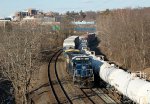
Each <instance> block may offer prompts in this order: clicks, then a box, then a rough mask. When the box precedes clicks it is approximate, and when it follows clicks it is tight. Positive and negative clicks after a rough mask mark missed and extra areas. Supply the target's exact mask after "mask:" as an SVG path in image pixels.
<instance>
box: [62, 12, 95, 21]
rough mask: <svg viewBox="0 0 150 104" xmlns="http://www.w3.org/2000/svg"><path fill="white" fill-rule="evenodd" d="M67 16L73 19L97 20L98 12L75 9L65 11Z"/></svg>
mask: <svg viewBox="0 0 150 104" xmlns="http://www.w3.org/2000/svg"><path fill="white" fill-rule="evenodd" d="M65 16H66V17H68V19H70V20H71V21H73V19H74V20H75V21H94V20H96V16H97V12H95V11H84V12H83V11H82V10H81V11H80V12H75V11H71V12H70V11H67V12H66V13H65Z"/></svg>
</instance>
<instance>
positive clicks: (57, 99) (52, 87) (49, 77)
mask: <svg viewBox="0 0 150 104" xmlns="http://www.w3.org/2000/svg"><path fill="white" fill-rule="evenodd" d="M61 53H62V49H60V50H58V51H57V52H56V53H54V55H53V56H52V57H51V58H50V61H49V64H48V79H49V85H50V87H51V89H52V92H53V94H54V96H55V99H56V101H57V103H58V104H60V103H61V101H60V99H59V97H58V94H57V92H56V91H55V88H54V86H53V83H52V80H51V73H50V67H51V63H52V60H54V58H55V69H54V71H55V75H56V79H57V81H58V84H59V87H60V88H61V90H62V91H63V93H64V95H65V97H66V98H67V100H68V102H69V103H70V104H73V103H72V101H71V99H70V98H69V96H68V94H67V93H66V91H65V89H64V87H63V85H62V83H61V81H60V79H59V77H58V73H57V67H56V66H57V60H58V57H59V56H60V54H61Z"/></svg>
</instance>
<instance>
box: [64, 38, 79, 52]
mask: <svg viewBox="0 0 150 104" xmlns="http://www.w3.org/2000/svg"><path fill="white" fill-rule="evenodd" d="M78 46H79V36H71V37H69V38H67V39H65V40H64V43H63V49H64V51H65V50H67V49H77V48H78Z"/></svg>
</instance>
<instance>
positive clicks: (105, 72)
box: [85, 50, 150, 104]
mask: <svg viewBox="0 0 150 104" xmlns="http://www.w3.org/2000/svg"><path fill="white" fill-rule="evenodd" d="M85 53H86V54H88V55H89V56H90V57H91V58H92V66H93V67H94V70H95V72H98V73H99V76H100V78H101V79H102V80H104V81H105V82H106V83H108V84H110V85H111V86H113V87H115V88H116V89H117V90H118V91H119V92H120V93H122V94H123V95H125V96H127V97H128V98H129V99H131V100H132V101H134V102H136V103H139V104H150V82H148V81H145V80H143V79H140V78H139V77H135V76H134V75H133V74H131V73H128V72H126V71H124V70H123V69H119V68H116V67H115V66H112V65H110V64H109V63H108V62H106V61H103V60H102V59H101V58H100V57H97V56H95V55H93V54H91V52H90V51H88V50H85Z"/></svg>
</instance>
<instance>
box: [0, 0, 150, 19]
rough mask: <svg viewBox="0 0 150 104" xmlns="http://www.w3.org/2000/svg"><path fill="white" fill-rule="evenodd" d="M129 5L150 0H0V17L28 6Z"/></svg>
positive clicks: (53, 8)
mask: <svg viewBox="0 0 150 104" xmlns="http://www.w3.org/2000/svg"><path fill="white" fill-rule="evenodd" d="M127 7H132V8H136V7H150V0H0V17H6V16H10V15H13V14H14V13H15V12H16V11H23V10H26V9H27V8H35V9H38V10H43V11H44V12H48V11H54V12H60V13H65V12H66V11H81V10H83V11H89V10H92V11H102V10H105V9H116V8H127Z"/></svg>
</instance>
